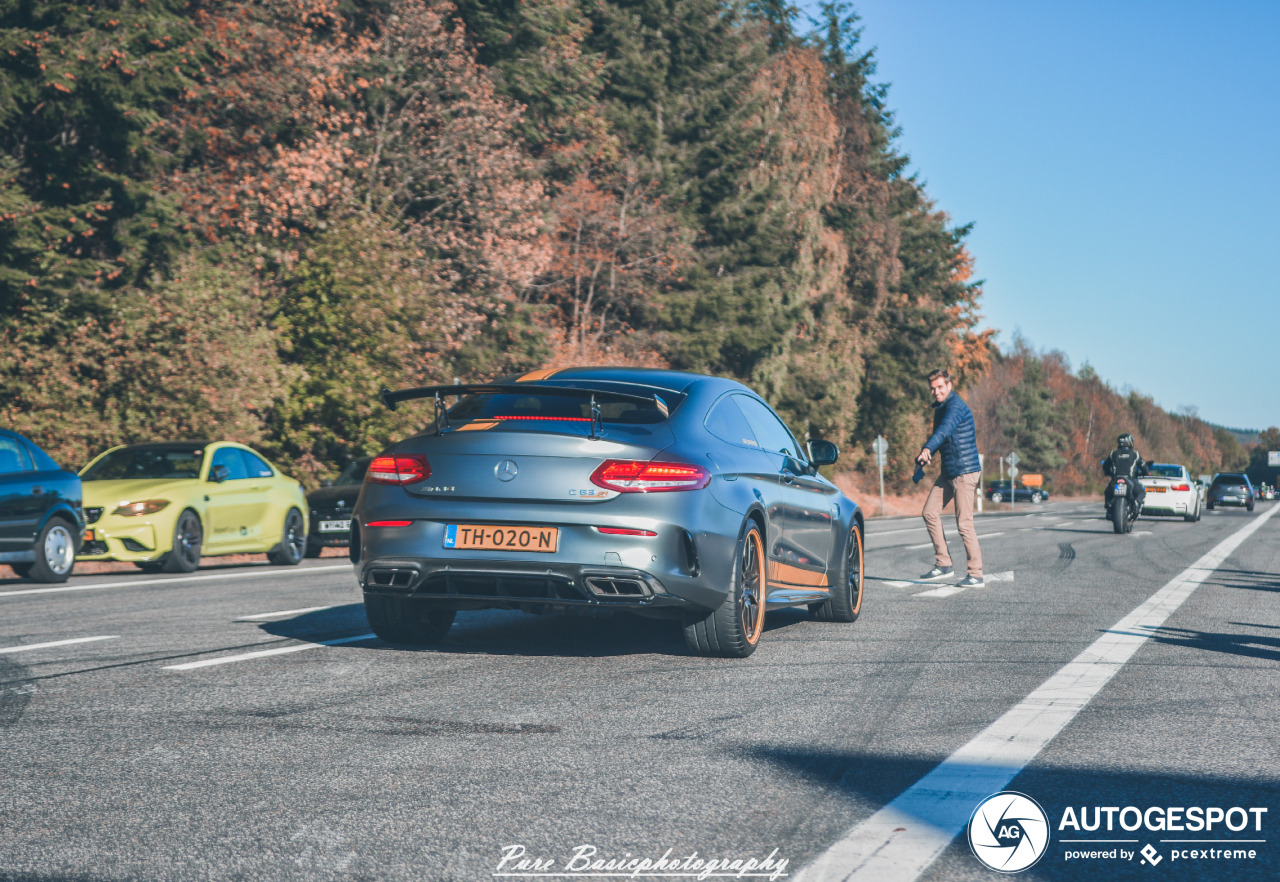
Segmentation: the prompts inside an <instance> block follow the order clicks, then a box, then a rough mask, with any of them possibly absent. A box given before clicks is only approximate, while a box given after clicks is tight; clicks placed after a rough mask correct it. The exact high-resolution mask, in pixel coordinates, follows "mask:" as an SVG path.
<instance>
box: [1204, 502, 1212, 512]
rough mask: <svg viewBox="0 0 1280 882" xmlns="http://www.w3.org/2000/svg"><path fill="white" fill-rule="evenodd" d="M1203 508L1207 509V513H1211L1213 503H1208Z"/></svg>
mask: <svg viewBox="0 0 1280 882" xmlns="http://www.w3.org/2000/svg"><path fill="white" fill-rule="evenodd" d="M1205 508H1207V509H1209V511H1213V503H1212V502H1210V503H1208V504H1207V505H1206V506H1205Z"/></svg>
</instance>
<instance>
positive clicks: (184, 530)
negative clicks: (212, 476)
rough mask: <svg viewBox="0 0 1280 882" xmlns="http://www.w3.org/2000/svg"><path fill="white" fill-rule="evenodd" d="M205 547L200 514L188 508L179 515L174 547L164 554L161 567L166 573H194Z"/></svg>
mask: <svg viewBox="0 0 1280 882" xmlns="http://www.w3.org/2000/svg"><path fill="white" fill-rule="evenodd" d="M203 547H204V527H202V526H201V525H200V516H199V515H198V514H196V513H195V512H194V511H192V510H191V509H187V510H186V511H184V512H183V513H182V514H180V515H178V522H177V523H176V524H174V526H173V548H172V549H171V550H170V551H169V553H168V554H166V555H165V556H164V563H163V564H161V565H160V569H161V570H163V571H164V572H166V573H194V572H195V571H196V570H197V569H199V567H200V551H201V549H202V548H203ZM144 569H145V567H144Z"/></svg>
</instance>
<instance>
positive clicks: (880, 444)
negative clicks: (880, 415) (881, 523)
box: [871, 435, 889, 517]
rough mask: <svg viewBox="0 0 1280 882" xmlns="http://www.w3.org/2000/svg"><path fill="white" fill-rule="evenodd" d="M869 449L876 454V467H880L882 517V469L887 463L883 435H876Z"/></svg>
mask: <svg viewBox="0 0 1280 882" xmlns="http://www.w3.org/2000/svg"><path fill="white" fill-rule="evenodd" d="M871 449H872V450H873V451H875V454H876V465H877V466H879V467H880V517H884V467H885V465H886V464H887V463H888V462H889V459H888V453H889V442H888V441H886V440H885V437H884V435H877V436H876V440H874V441H872V442H871Z"/></svg>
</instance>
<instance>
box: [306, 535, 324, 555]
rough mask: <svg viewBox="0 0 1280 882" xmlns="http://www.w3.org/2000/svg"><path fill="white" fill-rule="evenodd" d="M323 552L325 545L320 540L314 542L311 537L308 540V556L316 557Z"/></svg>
mask: <svg viewBox="0 0 1280 882" xmlns="http://www.w3.org/2000/svg"><path fill="white" fill-rule="evenodd" d="M322 553H324V546H323V545H321V544H320V543H319V542H312V541H311V540H310V539H308V540H307V557H309V558H316V557H319V556H320V555H321V554H322Z"/></svg>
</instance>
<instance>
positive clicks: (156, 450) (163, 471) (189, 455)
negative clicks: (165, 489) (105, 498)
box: [81, 445, 204, 481]
mask: <svg viewBox="0 0 1280 882" xmlns="http://www.w3.org/2000/svg"><path fill="white" fill-rule="evenodd" d="M203 459H204V449H203V448H201V447H192V446H191V445H187V446H185V447H132V448H130V447H125V448H123V449H121V450H115V451H112V452H111V453H108V454H107V455H106V456H104V457H103V458H102V459H100V460H98V461H97V462H95V463H94V464H93V465H92V466H91V467H90V468H89V470H88V471H86V472H85V473H84V474H83V475H82V476H81V479H82V480H85V481H127V480H131V479H135V478H143V479H158V480H165V479H174V480H180V479H183V478H199V477H200V463H201V462H202V461H203Z"/></svg>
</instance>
